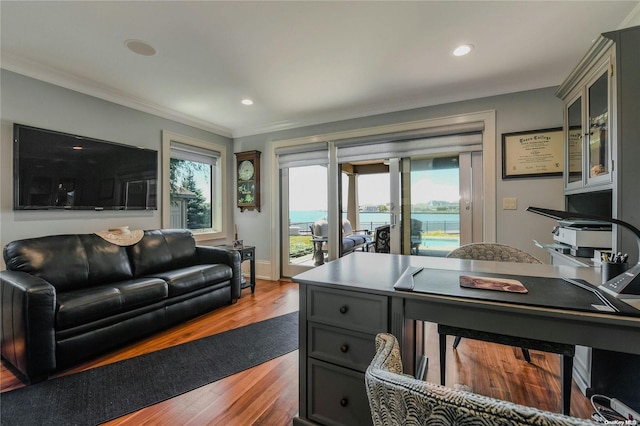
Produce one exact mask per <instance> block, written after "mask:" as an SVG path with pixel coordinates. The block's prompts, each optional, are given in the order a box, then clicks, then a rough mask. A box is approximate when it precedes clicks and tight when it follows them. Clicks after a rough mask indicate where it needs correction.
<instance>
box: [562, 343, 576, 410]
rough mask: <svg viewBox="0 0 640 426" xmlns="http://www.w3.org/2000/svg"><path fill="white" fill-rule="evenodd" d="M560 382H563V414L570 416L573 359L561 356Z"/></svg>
mask: <svg viewBox="0 0 640 426" xmlns="http://www.w3.org/2000/svg"><path fill="white" fill-rule="evenodd" d="M560 358H561V361H560V380H562V388H561V392H562V414H566V415H569V412H570V411H571V380H572V378H573V357H572V356H566V355H561V356H560Z"/></svg>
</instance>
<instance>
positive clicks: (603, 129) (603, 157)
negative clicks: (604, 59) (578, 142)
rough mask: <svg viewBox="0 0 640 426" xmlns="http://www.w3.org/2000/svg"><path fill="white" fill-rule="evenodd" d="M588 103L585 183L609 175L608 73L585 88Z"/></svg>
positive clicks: (604, 73)
mask: <svg viewBox="0 0 640 426" xmlns="http://www.w3.org/2000/svg"><path fill="white" fill-rule="evenodd" d="M587 96H588V103H589V115H588V120H589V121H588V125H589V129H588V133H587V135H586V136H587V146H588V150H587V155H588V159H589V160H588V165H589V169H588V175H587V181H593V180H602V179H599V178H600V177H601V176H605V179H607V178H608V176H607V175H609V173H610V170H609V164H610V162H609V137H608V136H609V135H608V130H609V72H608V70H607V71H605V72H603V73H602V74H601V75H600V76H599V77H598V78H597V79H596V80H595V81H594V82H593V84H591V85H590V86H588V87H587Z"/></svg>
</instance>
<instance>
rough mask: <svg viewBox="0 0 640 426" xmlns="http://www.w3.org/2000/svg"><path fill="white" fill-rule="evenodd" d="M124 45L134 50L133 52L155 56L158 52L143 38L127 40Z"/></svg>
mask: <svg viewBox="0 0 640 426" xmlns="http://www.w3.org/2000/svg"><path fill="white" fill-rule="evenodd" d="M124 45H125V46H127V48H128V49H129V50H130V51H132V52H133V53H137V54H138V55H142V56H153V55H155V54H156V49H154V48H153V47H151V46H150V45H149V43H145V42H144V41H141V40H127V41H125V42H124Z"/></svg>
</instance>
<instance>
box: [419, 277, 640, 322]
mask: <svg viewBox="0 0 640 426" xmlns="http://www.w3.org/2000/svg"><path fill="white" fill-rule="evenodd" d="M461 275H471V276H478V277H494V278H509V279H515V280H518V281H520V282H521V283H522V284H523V285H524V286H525V287H526V288H527V290H529V292H528V293H509V292H505V291H494V290H486V289H474V288H465V287H461V286H460V276H461ZM413 281H414V288H413V291H414V292H418V293H429V294H437V295H442V296H453V297H462V298H466V299H478V300H485V301H492V302H503V303H513V304H519V305H528V306H538V307H545V308H558V309H568V310H578V311H586V312H602V313H607V314H614V315H615V314H623V315H632V316H640V311H638V310H637V309H634V308H632V307H630V306H628V305H627V304H625V303H622V302H620V301H618V300H616V299H615V298H614V297H611V296H608V295H606V294H604V292H602V291H601V292H600V293H602V294H603V296H604V297H605V298H606V299H607V300H608V301H609V302H611V304H612V305H614V306H615V307H616V308H618V309H619V310H620V312H618V313H617V312H611V311H601V310H599V309H597V308H595V307H593V306H592V305H602V302H601V301H600V300H599V299H598V298H597V296H596V295H595V294H593V293H592V292H590V291H588V290H585V289H582V288H579V287H577V286H575V285H573V284H570V283H568V282H566V281H564V280H563V279H561V278H547V277H529V276H523V275H505V274H494V273H483V272H467V271H451V270H445V269H428V268H425V269H423V270H422V271H421V272H419V273H417V274H416V275H414V276H413ZM576 281H580V282H582V283H584V284H588V283H587V282H586V281H581V280H576ZM588 285H590V284H588ZM590 286H591V285H590ZM591 287H593V286H591Z"/></svg>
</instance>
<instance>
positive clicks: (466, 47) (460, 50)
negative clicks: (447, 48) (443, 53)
mask: <svg viewBox="0 0 640 426" xmlns="http://www.w3.org/2000/svg"><path fill="white" fill-rule="evenodd" d="M472 49H473V45H471V44H461V45H460V46H458V47H456V48H455V49H454V51H453V56H464V55H466V54H467V53H469V52H471V50H472Z"/></svg>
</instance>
